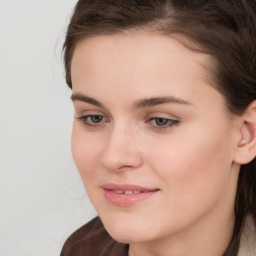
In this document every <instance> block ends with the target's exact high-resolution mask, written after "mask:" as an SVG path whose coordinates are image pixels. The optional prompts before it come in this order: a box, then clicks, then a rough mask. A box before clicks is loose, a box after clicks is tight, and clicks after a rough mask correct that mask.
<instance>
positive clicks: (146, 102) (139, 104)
mask: <svg viewBox="0 0 256 256" xmlns="http://www.w3.org/2000/svg"><path fill="white" fill-rule="evenodd" d="M165 103H176V104H183V105H192V104H191V103H189V102H188V101H185V100H183V99H180V98H177V97H173V96H168V97H154V98H148V99H147V98H146V99H142V100H138V101H136V102H135V103H134V108H135V109H139V108H146V107H153V106H156V105H161V104H165Z"/></svg>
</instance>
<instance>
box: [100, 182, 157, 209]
mask: <svg viewBox="0 0 256 256" xmlns="http://www.w3.org/2000/svg"><path fill="white" fill-rule="evenodd" d="M102 188H103V193H104V197H105V199H106V200H107V201H108V202H109V203H111V204H112V205H115V206H120V207H128V206H132V205H133V204H136V203H139V202H141V201H144V200H146V199H148V198H150V197H151V196H153V195H154V194H156V193H157V192H158V191H159V189H151V188H144V187H140V186H137V185H120V184H113V183H107V184H104V185H103V186H102Z"/></svg>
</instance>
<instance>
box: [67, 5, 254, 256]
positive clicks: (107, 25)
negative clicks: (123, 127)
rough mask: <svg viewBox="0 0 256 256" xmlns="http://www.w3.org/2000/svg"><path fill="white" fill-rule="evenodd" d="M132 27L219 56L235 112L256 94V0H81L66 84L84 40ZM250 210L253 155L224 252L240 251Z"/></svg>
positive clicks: (217, 73) (219, 80) (217, 74)
mask: <svg viewBox="0 0 256 256" xmlns="http://www.w3.org/2000/svg"><path fill="white" fill-rule="evenodd" d="M134 30H135V31H136V30H148V31H152V32H155V33H158V34H162V35H167V36H168V35H173V36H175V35H181V36H184V37H185V38H188V39H190V40H191V41H192V42H193V43H195V45H196V47H193V49H192V50H195V51H201V52H204V53H208V54H210V55H211V56H212V57H213V59H214V60H215V61H216V64H215V68H214V71H213V76H214V79H215V80H216V84H217V89H218V90H219V91H220V92H221V93H222V94H223V95H224V96H225V98H226V104H227V108H228V110H229V111H230V112H231V113H234V114H242V113H243V112H244V111H245V109H246V108H247V106H248V105H249V104H250V103H251V102H252V101H253V100H255V99H256V1H255V0H122V1H121V0H79V1H78V3H77V5H76V7H75V9H74V13H73V15H72V18H71V21H70V24H69V27H68V30H67V35H66V40H65V43H64V48H63V49H64V61H65V69H66V81H67V84H68V86H69V87H70V88H72V79H71V70H70V69H71V62H72V56H73V52H74V49H75V47H76V45H77V44H78V43H79V42H80V41H81V40H84V39H85V38H88V37H92V36H95V35H99V34H115V33H125V32H129V31H134ZM188 47H190V48H192V47H191V46H189V45H188ZM248 213H251V214H252V215H253V217H254V219H255V220H256V160H255V159H254V160H253V161H252V162H251V163H249V164H246V165H243V166H242V167H241V170H240V176H239V180H238V187H237V195H236V204H235V214H236V221H235V229H234V234H233V237H232V240H231V242H230V245H229V247H228V248H227V250H226V252H225V253H224V255H223V256H235V255H237V251H238V247H239V240H240V236H241V231H242V228H243V223H244V220H245V217H246V216H247V214H248Z"/></svg>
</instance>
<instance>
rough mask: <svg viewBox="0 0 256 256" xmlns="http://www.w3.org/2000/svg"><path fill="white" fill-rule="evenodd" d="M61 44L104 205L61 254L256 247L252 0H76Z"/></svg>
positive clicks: (254, 250) (93, 184)
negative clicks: (63, 42) (64, 39)
mask: <svg viewBox="0 0 256 256" xmlns="http://www.w3.org/2000/svg"><path fill="white" fill-rule="evenodd" d="M64 51H65V68H66V80H67V84H68V85H69V87H70V88H71V89H72V96H71V99H72V101H73V103H74V108H75V118H74V126H73V133H72V152H73V157H74V160H75V163H76V165H77V168H78V170H79V172H80V175H81V178H82V180H83V183H84V186H85V188H86V191H87V193H88V195H89V198H90V200H91V202H92V204H93V205H94V207H95V209H96V211H97V213H98V215H99V217H97V218H95V219H93V220H92V221H90V222H89V223H88V224H86V225H85V226H83V227H81V228H80V229H79V230H77V231H76V232H75V233H74V234H72V235H71V236H70V237H69V238H68V240H67V241H66V243H65V245H64V247H63V250H62V253H61V255H62V256H71V255H72V256H78V255H83V256H85V255H90V256H91V255H102V256H103V255H104V256H105V255H108V256H109V255H111V256H115V255H116V256H120V255H129V256H138V255H139V256H144V255H147V256H148V255H157V256H166V255H168V256H177V255H180V256H183V255H184V256H185V255H186V256H201V255H202V256H205V255H207V256H220V255H225V256H227V255H230V256H234V255H239V256H243V255H246V256H248V255H256V241H255V237H256V231H255V219H256V204H255V202H256V187H255V184H256V168H255V155H256V101H255V99H256V2H255V1H249V0H247V1H246V0H225V1H223V0H208V1H207V0H204V1H203V0H157V1H156V0H140V1H138V0H130V1H126V0H122V1H118V0H112V1H110V0H98V1H96V0H91V1H89V0H87V1H85V0H80V1H78V3H77V5H76V8H75V10H74V13H73V16H72V19H71V21H70V25H69V27H68V31H67V36H66V41H65V45H64Z"/></svg>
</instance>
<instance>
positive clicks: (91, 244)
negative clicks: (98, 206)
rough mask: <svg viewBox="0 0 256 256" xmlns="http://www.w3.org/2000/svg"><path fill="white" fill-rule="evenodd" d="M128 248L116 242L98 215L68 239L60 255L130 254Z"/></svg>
mask: <svg viewBox="0 0 256 256" xmlns="http://www.w3.org/2000/svg"><path fill="white" fill-rule="evenodd" d="M128 249H129V246H128V245H126V244H121V243H118V242H116V241H115V240H114V239H113V238H112V237H111V236H110V235H109V234H108V233H107V231H106V230H105V228H104V226H103V224H102V222H101V220H100V219H99V217H96V218H94V219H93V220H91V221H90V222H88V223H87V224H85V225H84V226H82V227H81V228H79V229H78V230H76V231H75V232H74V233H73V234H72V235H71V236H70V237H69V238H68V239H67V241H66V242H65V244H64V246H63V248H62V251H61V254H60V256H128Z"/></svg>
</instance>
